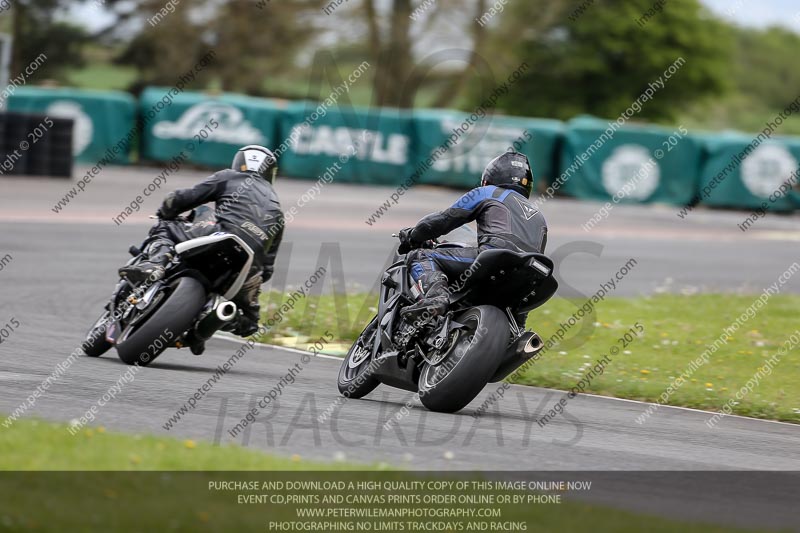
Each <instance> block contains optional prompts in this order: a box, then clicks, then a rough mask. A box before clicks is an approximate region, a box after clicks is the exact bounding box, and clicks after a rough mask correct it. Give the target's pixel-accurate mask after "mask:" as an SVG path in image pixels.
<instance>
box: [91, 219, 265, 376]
mask: <svg viewBox="0 0 800 533" xmlns="http://www.w3.org/2000/svg"><path fill="white" fill-rule="evenodd" d="M196 212H197V213H200V214H201V215H202V214H206V215H207V214H208V213H210V211H209V210H208V209H204V208H203V207H201V208H198V209H197V210H196ZM194 213H195V212H193V214H192V215H190V217H189V218H181V219H179V220H181V221H183V222H185V223H189V222H190V221H197V220H198V218H195V217H194ZM209 216H210V215H209ZM175 252H176V253H175V256H174V257H173V258H172V260H171V262H170V263H169V265H167V268H166V273H165V274H163V276H159V277H157V278H152V277H151V278H148V279H146V280H145V281H143V282H141V283H139V284H136V285H134V284H132V283H131V282H129V281H128V280H126V279H121V280H120V281H119V283H118V284H117V286H116V288H115V289H114V292H113V295H112V297H111V300H110V301H109V302H108V304H107V305H106V307H105V311H104V312H103V314H102V315H101V316H100V318H99V319H98V320H97V321H96V322H95V324H94V325H93V326H92V328H91V329H90V330H89V333H88V335H87V337H86V340H84V342H83V344H82V347H83V351H84V352H85V353H86V355H88V356H90V357H99V356H100V355H102V354H104V353H105V352H107V351H108V350H109V349H111V347H116V349H117V355H119V358H120V359H121V360H122V361H124V362H125V363H127V364H129V365H133V364H138V365H141V366H144V365H147V364H149V363H150V362H152V361H153V360H154V359H155V358H156V357H158V356H159V355H161V353H163V352H164V350H166V349H167V348H170V347H175V348H183V347H190V348H191V349H192V351H193V352H195V347H196V346H198V345H200V343H201V342H202V341H205V340H207V339H209V338H211V336H212V335H213V334H214V333H216V332H217V331H218V330H219V329H221V328H222V327H223V326H225V325H226V324H227V323H229V322H231V321H232V320H233V319H235V318H236V317H237V314H238V313H239V311H238V309H237V306H236V304H235V303H233V302H232V301H230V300H231V299H232V298H233V297H234V296H235V295H236V294H237V293H238V292H239V289H241V287H242V285H243V284H244V282H245V280H246V279H247V276H248V273H249V271H250V266H251V265H252V263H253V257H254V253H253V250H252V249H251V248H250V247H249V246H248V245H247V244H246V243H245V242H244V241H243V240H242V239H241V238H239V237H238V236H236V235H233V234H231V233H214V234H212V235H208V236H205V237H199V238H196V239H192V240H189V241H186V242H182V243H179V244H178V245H176V246H175ZM130 253H131V255H132V256H133V258H132V259H131V260H130V261H129V262H128V264H135V263H137V262H139V261H142V260H143V259H144V256H143V254H142V252H141V250H139V249H137V248H136V247H131V249H130Z"/></svg>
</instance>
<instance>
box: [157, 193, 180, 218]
mask: <svg viewBox="0 0 800 533" xmlns="http://www.w3.org/2000/svg"><path fill="white" fill-rule="evenodd" d="M174 201H175V193H174V192H171V193H169V194H168V195H167V197H166V198H164V203H162V204H161V207H159V208H158V211H156V215H158V218H160V219H162V220H174V219H175V218H176V217H177V216H178V215H179V214H180V213H177V212H175V208H174V207H173V206H172V204H173V202H174Z"/></svg>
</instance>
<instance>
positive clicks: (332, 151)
mask: <svg viewBox="0 0 800 533" xmlns="http://www.w3.org/2000/svg"><path fill="white" fill-rule="evenodd" d="M281 138H282V142H285V147H286V149H285V150H282V151H281V154H280V158H279V165H280V170H279V171H280V173H281V174H285V175H287V176H293V177H298V178H310V179H317V178H318V177H320V176H322V175H324V174H327V175H328V176H332V178H333V180H335V181H339V182H356V183H369V184H380V185H397V184H399V183H401V182H402V181H403V180H404V179H405V178H406V176H407V175H408V174H409V172H410V170H411V168H412V167H411V154H412V153H413V140H414V127H413V119H412V118H411V116H410V112H409V111H405V110H399V109H393V108H371V109H367V108H358V107H350V108H346V109H342V108H340V107H336V108H323V107H321V106H319V105H318V104H317V103H313V102H295V103H293V104H291V105H290V106H289V107H288V108H287V110H286V113H285V114H284V116H283V119H282V121H281Z"/></svg>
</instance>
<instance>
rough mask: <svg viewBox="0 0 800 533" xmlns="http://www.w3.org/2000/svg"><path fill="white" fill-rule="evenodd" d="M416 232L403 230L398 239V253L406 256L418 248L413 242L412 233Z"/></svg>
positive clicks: (408, 229) (412, 229) (410, 229)
mask: <svg viewBox="0 0 800 533" xmlns="http://www.w3.org/2000/svg"><path fill="white" fill-rule="evenodd" d="M412 231H414V228H405V229H401V230H400V233H398V235H397V237H398V238H399V239H400V246H399V247H398V248H397V253H398V254H400V255H405V254H407V253H408V252H410V251H411V250H413V249H414V248H416V246H414V243H413V242H412V241H411V232H412Z"/></svg>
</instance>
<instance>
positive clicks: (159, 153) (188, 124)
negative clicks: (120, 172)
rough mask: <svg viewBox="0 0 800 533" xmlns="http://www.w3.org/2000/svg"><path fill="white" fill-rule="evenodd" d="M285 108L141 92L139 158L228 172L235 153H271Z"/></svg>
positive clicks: (259, 101) (248, 100)
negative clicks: (259, 148) (258, 149)
mask: <svg viewBox="0 0 800 533" xmlns="http://www.w3.org/2000/svg"><path fill="white" fill-rule="evenodd" d="M286 105H287V103H286V102H285V101H283V100H268V99H264V98H253V97H249V96H243V95H237V94H229V93H223V94H219V95H209V94H205V93H200V92H182V93H177V94H176V91H175V90H174V89H172V90H171V89H169V88H165V87H148V88H147V89H145V90H144V91H143V92H142V96H141V99H140V104H139V109H140V113H141V116H142V120H143V122H144V130H143V138H142V158H143V159H148V160H154V161H171V160H173V159H174V158H180V157H181V156H184V157H185V158H186V159H187V160H188V161H190V162H192V163H194V164H197V165H203V166H209V167H213V168H227V167H228V166H230V164H231V161H232V160H233V156H234V153H235V152H236V150H237V149H239V148H241V147H242V146H246V145H248V144H260V145H263V146H266V147H268V148H269V147H273V146H275V145H276V144H277V143H279V139H278V126H279V121H280V117H281V115H282V114H283V113H284V108H285V107H286Z"/></svg>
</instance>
